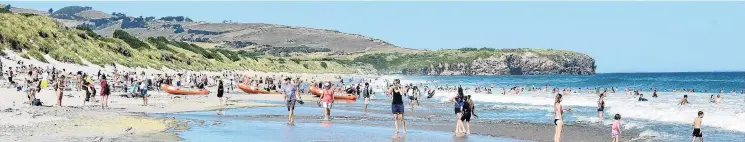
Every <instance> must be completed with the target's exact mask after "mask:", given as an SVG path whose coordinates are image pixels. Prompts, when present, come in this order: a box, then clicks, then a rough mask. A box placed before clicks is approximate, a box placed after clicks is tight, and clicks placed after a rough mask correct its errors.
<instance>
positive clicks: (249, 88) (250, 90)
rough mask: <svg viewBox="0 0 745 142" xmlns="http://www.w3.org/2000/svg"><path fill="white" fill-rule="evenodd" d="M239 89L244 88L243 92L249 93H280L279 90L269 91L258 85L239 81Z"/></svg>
mask: <svg viewBox="0 0 745 142" xmlns="http://www.w3.org/2000/svg"><path fill="white" fill-rule="evenodd" d="M236 86H237V87H238V89H241V90H243V92H246V93H249V94H279V92H269V91H266V90H264V89H259V88H256V87H252V86H248V85H246V84H242V83H239V84H238V85H236Z"/></svg>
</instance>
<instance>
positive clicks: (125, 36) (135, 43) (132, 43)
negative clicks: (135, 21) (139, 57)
mask: <svg viewBox="0 0 745 142" xmlns="http://www.w3.org/2000/svg"><path fill="white" fill-rule="evenodd" d="M114 38H118V39H121V40H123V41H124V42H125V43H127V44H129V47H132V48H134V49H147V48H150V46H149V45H147V44H146V43H145V42H142V41H140V39H137V37H135V36H132V35H130V34H129V33H127V32H125V31H123V30H116V31H114Z"/></svg>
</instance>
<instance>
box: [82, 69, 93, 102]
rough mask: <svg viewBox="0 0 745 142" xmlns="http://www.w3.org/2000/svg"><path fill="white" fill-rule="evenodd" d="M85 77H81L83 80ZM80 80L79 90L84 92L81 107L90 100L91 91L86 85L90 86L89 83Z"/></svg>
mask: <svg viewBox="0 0 745 142" xmlns="http://www.w3.org/2000/svg"><path fill="white" fill-rule="evenodd" d="M85 76H86V75H83V78H85ZM81 80H82V81H81V82H82V83H81V84H82V87H81V88H82V89H83V91H85V97H84V99H83V106H85V102H88V101H90V100H91V90H90V89H89V87H88V85H90V83H89V82H88V81H86V80H84V79H81Z"/></svg>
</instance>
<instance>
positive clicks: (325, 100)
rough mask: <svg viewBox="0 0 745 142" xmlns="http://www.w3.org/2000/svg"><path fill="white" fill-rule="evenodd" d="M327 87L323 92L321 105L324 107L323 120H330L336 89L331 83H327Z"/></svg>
mask: <svg viewBox="0 0 745 142" xmlns="http://www.w3.org/2000/svg"><path fill="white" fill-rule="evenodd" d="M325 87H326V88H325V89H324V90H323V94H321V107H323V120H325V121H328V120H329V117H330V116H331V104H333V103H334V90H331V84H326V86H325Z"/></svg>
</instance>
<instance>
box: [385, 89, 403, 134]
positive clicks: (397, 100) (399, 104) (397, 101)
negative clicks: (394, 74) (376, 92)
mask: <svg viewBox="0 0 745 142" xmlns="http://www.w3.org/2000/svg"><path fill="white" fill-rule="evenodd" d="M406 90H407V89H406V88H402V87H401V80H399V79H395V80H393V87H391V88H390V90H389V91H390V92H391V95H392V97H393V99H392V100H391V111H392V112H393V125H394V126H395V127H396V133H395V135H393V138H394V139H395V138H398V126H399V125H398V124H399V121H400V123H401V127H402V128H403V130H404V135H406V121H405V120H404V100H403V96H402V94H401V93H402V91H406Z"/></svg>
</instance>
